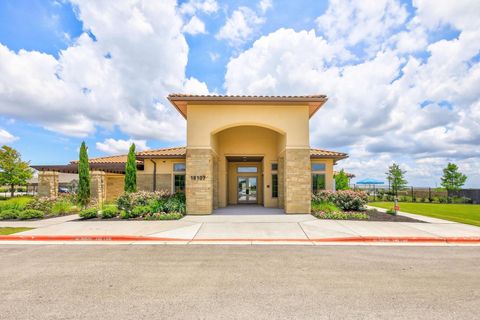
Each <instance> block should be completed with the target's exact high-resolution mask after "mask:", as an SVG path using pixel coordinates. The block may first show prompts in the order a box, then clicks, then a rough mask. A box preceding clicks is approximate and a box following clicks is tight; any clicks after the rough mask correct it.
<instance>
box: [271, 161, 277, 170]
mask: <svg viewBox="0 0 480 320" xmlns="http://www.w3.org/2000/svg"><path fill="white" fill-rule="evenodd" d="M277 170H278V163H272V171H277Z"/></svg>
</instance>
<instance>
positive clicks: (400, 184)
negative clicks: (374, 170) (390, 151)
mask: <svg viewBox="0 0 480 320" xmlns="http://www.w3.org/2000/svg"><path fill="white" fill-rule="evenodd" d="M406 172H407V171H405V170H402V169H400V166H399V165H398V164H396V163H393V164H392V165H391V166H390V167H388V172H386V173H385V174H386V175H387V179H388V181H389V182H390V186H391V187H392V192H393V193H394V194H395V195H398V190H400V189H402V188H404V187H405V186H406V185H407V180H405V176H404V175H405V173H406Z"/></svg>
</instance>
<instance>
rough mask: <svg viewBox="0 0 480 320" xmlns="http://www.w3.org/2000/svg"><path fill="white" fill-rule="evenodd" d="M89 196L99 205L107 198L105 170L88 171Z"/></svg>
mask: <svg viewBox="0 0 480 320" xmlns="http://www.w3.org/2000/svg"><path fill="white" fill-rule="evenodd" d="M90 197H91V199H92V200H95V201H96V202H97V204H99V205H100V204H102V203H104V202H105V200H106V199H107V184H106V179H105V172H103V171H91V172H90Z"/></svg>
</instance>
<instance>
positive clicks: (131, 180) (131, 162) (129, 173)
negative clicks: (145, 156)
mask: <svg viewBox="0 0 480 320" xmlns="http://www.w3.org/2000/svg"><path fill="white" fill-rule="evenodd" d="M135 191H137V161H136V159H135V144H134V143H132V145H131V146H130V150H129V151H128V157H127V163H126V164H125V192H135Z"/></svg>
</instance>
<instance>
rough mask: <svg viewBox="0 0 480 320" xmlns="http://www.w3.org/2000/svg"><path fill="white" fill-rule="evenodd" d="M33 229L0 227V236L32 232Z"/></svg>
mask: <svg viewBox="0 0 480 320" xmlns="http://www.w3.org/2000/svg"><path fill="white" fill-rule="evenodd" d="M32 229H33V228H12V227H0V235H2V236H4V235H7V234H12V233H17V232H22V231H27V230H32Z"/></svg>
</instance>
